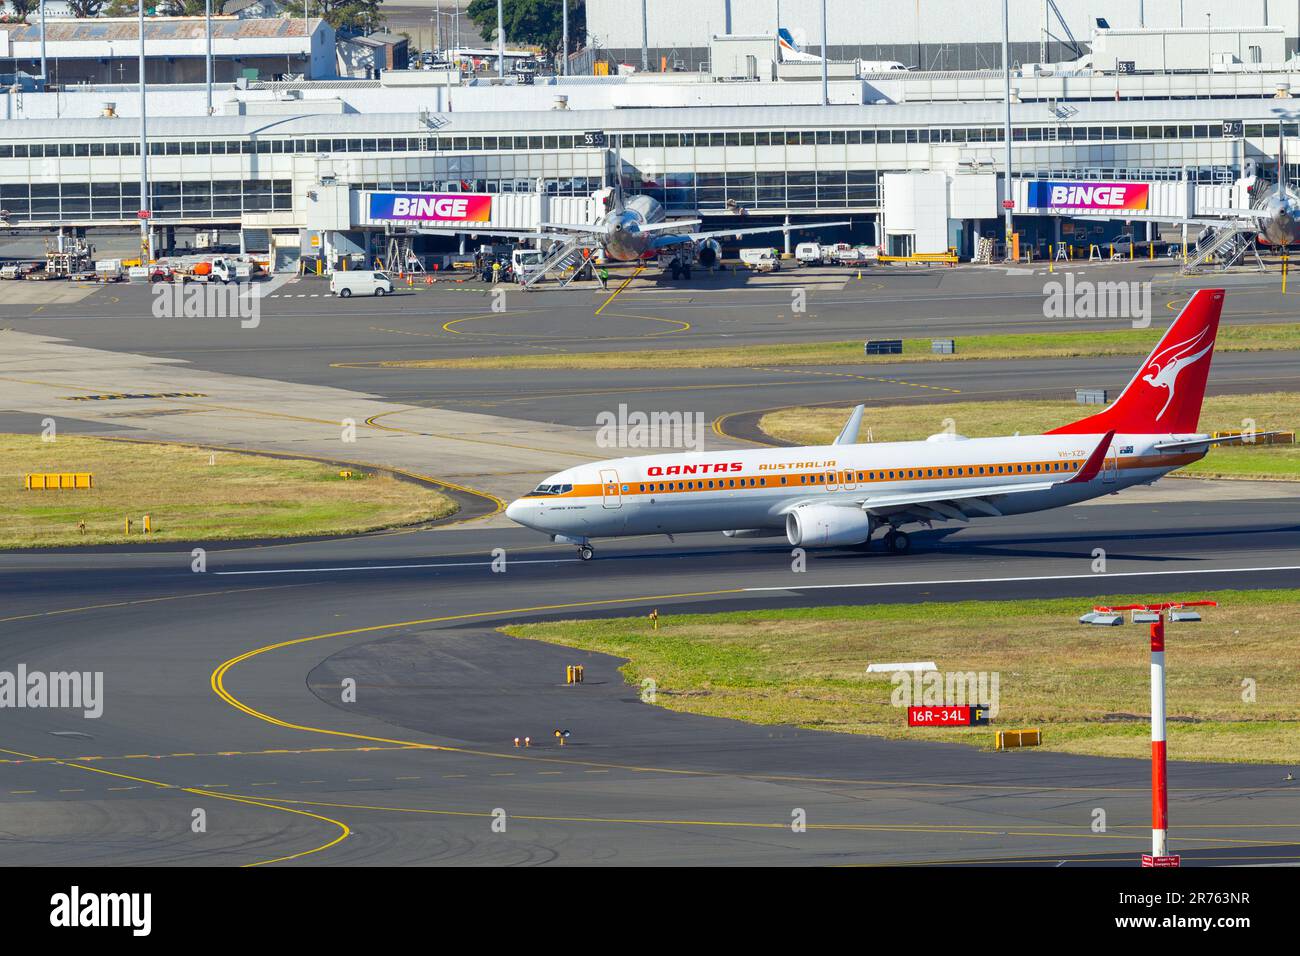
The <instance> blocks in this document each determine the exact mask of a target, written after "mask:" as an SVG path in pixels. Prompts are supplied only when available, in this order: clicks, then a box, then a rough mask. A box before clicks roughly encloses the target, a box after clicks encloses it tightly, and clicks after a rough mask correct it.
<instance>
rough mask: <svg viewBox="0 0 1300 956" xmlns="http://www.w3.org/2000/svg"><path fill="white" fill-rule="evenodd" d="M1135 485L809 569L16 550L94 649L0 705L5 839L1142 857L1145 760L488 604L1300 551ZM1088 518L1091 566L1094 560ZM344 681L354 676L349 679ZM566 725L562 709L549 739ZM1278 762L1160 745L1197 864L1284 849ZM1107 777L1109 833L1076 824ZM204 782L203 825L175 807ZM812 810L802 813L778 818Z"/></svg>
mask: <svg viewBox="0 0 1300 956" xmlns="http://www.w3.org/2000/svg"><path fill="white" fill-rule="evenodd" d="M1124 500H1125V499H1124V498H1121V499H1116V503H1114V504H1111V503H1107V504H1094V505H1088V506H1082V507H1078V508H1074V509H1068V510H1066V511H1063V512H1057V513H1051V514H1047V515H1039V516H1030V517H1024V518H1015V519H1008V520H1006V521H1002V522H997V523H989V524H977V525H976V526H975V527H972V528H970V529H966V530H963V531H961V532H959V533H957V534H953V535H950V536H941V535H931V536H927V535H919V536H918V541H917V553H915V554H914V555H912V556H911V557H910V558H907V559H904V560H897V559H894V558H890V557H886V556H884V555H880V554H872V555H862V554H857V553H850V552H833V553H827V554H822V555H814V556H813V557H812V559H811V561H810V564H809V569H808V571H807V572H805V573H804V574H793V573H792V572H791V570H790V561H789V552H788V549H787V548H784V547H781V546H779V545H768V544H762V543H760V544H759V545H758V546H754V545H740V544H736V543H734V542H728V541H726V540H725V539H723V538H721V536H692V537H690V538H686V539H679V541H678V545H677V547H676V548H669V547H667V546H666V544H665V543H663V542H661V541H653V540H635V541H629V542H622V543H618V544H610V545H607V546H605V547H602V548H601V549H600V551H599V554H598V557H597V559H596V560H594V561H592V562H588V563H582V562H579V561H577V560H576V558H575V557H574V556H573V555H572V553H571V551H570V550H569V549H567V548H561V547H556V546H552V545H548V544H545V543H540V542H541V539H540V537H539V536H537V535H533V534H531V533H528V532H525V531H522V530H514V531H511V530H489V529H483V530H473V529H472V526H471V527H467V528H465V529H462V530H448V531H442V532H426V533H416V534H405V535H385V536H373V537H367V538H359V539H351V540H341V541H332V542H315V543H310V544H301V545H285V546H274V547H266V548H234V549H230V550H221V549H218V548H214V549H213V551H212V552H211V553H210V554H209V556H208V565H207V571H206V573H202V574H196V573H194V572H192V570H191V567H190V565H191V561H192V557H191V552H190V550H189V549H188V548H185V547H177V548H166V549H162V550H155V551H145V552H133V553H107V554H106V553H93V554H91V553H88V554H66V553H46V554H22V555H17V554H7V555H3V556H0V581H3V588H4V595H3V597H4V607H5V609H6V611H5V618H4V619H3V620H0V633H3V635H4V646H5V648H6V654H5V657H6V660H7V661H10V662H13V661H23V662H25V663H26V665H27V667H28V668H29V670H70V669H75V670H83V671H102V672H103V673H104V686H105V691H104V699H105V706H104V712H103V716H102V717H100V718H98V719H84V718H82V717H81V716H80V715H79V714H77V715H74V714H72V713H70V712H67V711H51V710H40V711H38V710H23V711H11V712H10V713H9V714H7V716H6V722H5V733H4V741H3V744H2V745H0V746H2V747H3V749H4V751H5V753H4V754H3V755H2V756H3V759H4V761H5V762H3V763H0V776H2V778H3V780H4V784H3V788H0V831H3V832H4V833H6V834H7V837H6V839H5V840H4V842H3V843H0V860H3V862H7V863H16V862H27V863H71V862H92V863H115V864H123V863H156V864H199V863H205V864H248V863H257V862H262V861H271V860H275V861H280V862H283V863H293V862H312V863H332V864H347V863H352V864H357V863H381V862H382V863H393V864H415V863H436V862H457V863H498V864H507V863H510V864H527V863H541V862H557V863H597V862H600V863H634V862H635V863H652V864H653V863H668V862H674V863H701V864H707V863H714V864H716V863H753V864H762V863H787V864H788V863H796V864H826V863H924V862H936V861H948V860H950V861H994V860H1002V861H1019V862H1026V863H1041V864H1045V865H1047V864H1050V865H1053V866H1055V865H1060V864H1061V863H1062V862H1066V863H1067V864H1069V863H1078V864H1080V865H1084V864H1088V863H1097V862H1102V861H1104V860H1105V859H1109V858H1108V857H1106V856H1105V855H1106V854H1115V855H1116V856H1115V857H1114V858H1115V859H1125V860H1131V858H1135V855H1136V854H1138V853H1140V852H1141V849H1142V847H1143V845H1144V844H1145V843H1147V842H1148V840H1149V833H1148V832H1147V830H1146V826H1147V825H1148V824H1147V814H1148V811H1149V789H1148V788H1149V781H1148V774H1149V768H1148V766H1147V764H1146V763H1145V762H1143V761H1136V760H1103V759H1096V758H1083V757H1074V756H1068V755H1059V754H1052V753H1046V752H1041V753H1024V754H1017V755H994V754H989V753H983V752H979V751H977V750H974V749H971V748H964V747H958V746H950V745H937V744H928V743H924V742H920V741H918V742H897V741H881V740H877V739H872V738H864V737H856V736H847V735H839V734H824V733H818V732H812V731H801V730H798V729H795V728H790V727H763V726H750V725H745V724H741V723H737V722H733V721H724V720H714V719H708V718H700V717H692V716H687V715H681V714H674V713H670V712H667V711H664V710H662V709H659V708H656V707H653V706H651V705H649V704H645V703H642V702H640V700H639V699H638V689H637V688H635V687H629V686H627V685H626V684H625V683H624V682H623V681H622V679H621V677H620V675H619V674H618V672H617V666H618V664H619V662H618V661H617V660H613V659H610V658H608V657H604V656H601V655H590V654H585V653H577V652H573V651H569V650H566V649H563V648H560V647H553V646H550V645H544V644H538V643H534V642H526V641H516V640H513V639H510V638H507V637H504V636H501V635H500V634H498V633H496V632H495V630H494V629H495V627H496V626H498V625H499V624H501V623H503V622H505V621H509V620H526V619H533V618H539V617H554V616H560V617H576V616H586V615H602V616H603V615H626V614H636V615H640V614H644V613H647V612H648V610H649V609H650V608H652V607H655V608H659V609H660V610H661V612H662V613H672V612H678V611H687V610H706V609H717V608H726V609H740V608H758V607H794V606H807V605H810V604H838V603H856V602H861V601H916V600H930V601H950V600H955V599H961V598H990V597H1007V596H1017V595H1022V596H1041V595H1070V594H1075V595H1078V596H1079V597H1080V602H1079V603H1080V609H1081V610H1083V609H1086V608H1087V606H1088V604H1089V601H1088V597H1089V596H1091V595H1095V594H1100V593H1115V592H1134V591H1149V590H1157V591H1159V590H1182V589H1187V588H1195V589H1198V590H1202V591H1206V590H1214V589H1219V588H1223V587H1260V586H1279V585H1284V584H1291V583H1294V581H1295V580H1296V577H1297V569H1300V523H1297V521H1296V520H1295V517H1294V516H1295V515H1297V514H1300V508H1297V507H1295V506H1296V505H1300V500H1296V499H1294V498H1291V499H1288V500H1286V501H1276V500H1274V501H1270V500H1267V499H1258V500H1254V501H1249V500H1238V501H1228V502H1219V503H1218V504H1217V505H1213V504H1211V503H1209V502H1197V503H1193V504H1182V505H1180V504H1177V503H1170V502H1167V501H1164V500H1160V501H1158V502H1155V503H1144V502H1143V499H1142V497H1141V493H1138V494H1137V495H1135V496H1133V497H1132V498H1129V499H1128V500H1129V501H1130V502H1131V503H1127V504H1125V503H1120V502H1122V501H1124ZM1098 546H1100V547H1105V548H1106V549H1107V550H1108V554H1109V568H1110V573H1109V574H1106V575H1095V574H1092V573H1091V571H1090V568H1089V566H1090V563H1091V550H1092V548H1094V547H1098ZM494 548H502V549H505V554H506V556H507V570H506V571H505V572H504V573H494V572H493V571H492V570H491V567H490V561H491V552H492V549H494ZM1260 569H1272V570H1260ZM929 613H940V614H941V613H943V612H942V607H941V606H940V607H938V608H935V609H932V611H931V612H929ZM249 652H253V653H252V654H251V655H250V653H249ZM570 663H583V664H585V665H586V668H587V681H586V683H585V684H584V685H582V686H581V687H576V688H574V687H565V686H564V685H563V682H562V675H563V671H564V667H565V666H566V665H567V664H570ZM11 666H12V665H11ZM864 666H865V663H864ZM345 679H350V680H352V681H355V686H356V701H355V703H344V702H342V701H341V699H340V697H341V693H342V688H343V682H344V680H345ZM557 728H560V729H565V730H568V731H570V733H571V735H572V736H571V737H570V744H569V746H567V747H565V748H564V749H563V750H561V749H559V748H558V747H556V746H555V741H554V738H553V737H551V736H550V735H551V732H552V731H553V730H555V729H557ZM515 736H529V737H531V738H532V739H533V741H534V742H535V743H534V746H532V747H531V748H528V749H527V750H524V749H523V748H520V749H516V748H515V747H514V746H513V745H512V739H513V738H514V737H515ZM1175 751H1176V745H1175ZM1282 776H1283V768H1279V767H1275V766H1265V767H1255V766H1243V765H1231V764H1218V765H1212V764H1204V765H1202V764H1179V763H1176V764H1174V765H1173V766H1172V768H1171V771H1170V778H1171V786H1172V787H1173V793H1172V797H1171V801H1172V809H1171V813H1172V818H1173V819H1174V820H1175V821H1176V826H1175V830H1174V836H1173V839H1172V846H1173V849H1174V850H1175V851H1177V852H1180V853H1182V854H1183V856H1184V861H1185V862H1186V863H1188V864H1200V863H1204V864H1217V863H1231V862H1242V861H1244V860H1252V861H1261V860H1266V859H1267V860H1275V861H1295V860H1296V859H1300V846H1297V845H1296V844H1297V842H1300V841H1297V840H1296V839H1295V832H1294V831H1295V828H1296V826H1297V825H1300V824H1297V819H1298V818H1297V815H1296V812H1295V811H1296V808H1297V803H1296V801H1297V794H1296V791H1295V789H1294V784H1290V785H1288V784H1285V783H1283V782H1282ZM1095 807H1103V808H1105V809H1106V811H1107V814H1108V817H1109V819H1110V822H1111V826H1110V828H1109V830H1108V832H1107V833H1105V834H1094V833H1092V832H1091V830H1090V828H1089V824H1090V822H1091V819H1092V817H1091V813H1092V810H1093V808H1095ZM196 808H201V809H204V810H205V811H206V812H207V814H208V830H207V832H206V833H204V834H194V833H192V832H191V831H190V826H189V823H190V819H191V814H192V811H193V810H194V809H196ZM797 809H802V810H803V811H804V812H805V813H806V815H807V820H808V823H809V828H808V830H807V832H803V833H796V832H792V831H791V829H790V823H791V820H792V814H793V813H795V812H796V810H797ZM497 811H500V812H502V813H504V815H505V818H506V831H505V832H504V833H498V832H494V831H493V829H492V823H493V819H494V817H493V814H494V812H497ZM304 813H305V814H311V815H307V816H304V815H303V814H304ZM345 831H346V838H343V839H340V838H342V837H344V834H345ZM335 841H337V842H335ZM299 854H307V855H299Z"/></svg>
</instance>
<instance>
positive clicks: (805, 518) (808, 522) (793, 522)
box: [785, 505, 876, 548]
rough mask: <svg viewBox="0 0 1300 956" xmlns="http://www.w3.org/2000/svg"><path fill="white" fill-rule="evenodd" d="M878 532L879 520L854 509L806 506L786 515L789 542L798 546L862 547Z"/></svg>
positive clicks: (849, 507) (786, 530) (835, 506)
mask: <svg viewBox="0 0 1300 956" xmlns="http://www.w3.org/2000/svg"><path fill="white" fill-rule="evenodd" d="M875 529H876V520H875V519H874V518H873V517H871V515H869V514H867V513H866V512H865V511H862V510H861V509H860V508H855V507H853V506H842V505H803V506H802V507H799V508H795V509H794V510H793V511H791V512H789V513H788V514H787V515H786V516H785V536H786V539H787V540H788V541H789V542H790V543H791V544H792V545H795V546H796V547H805V548H838V547H844V546H845V545H850V544H862V543H863V542H864V541H866V540H868V539H869V538H870V537H871V533H872V532H873V531H875Z"/></svg>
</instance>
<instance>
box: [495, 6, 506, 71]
mask: <svg viewBox="0 0 1300 956" xmlns="http://www.w3.org/2000/svg"><path fill="white" fill-rule="evenodd" d="M497 77H498V78H499V79H502V80H504V79H505V78H506V28H505V15H504V14H503V13H502V12H501V0H497Z"/></svg>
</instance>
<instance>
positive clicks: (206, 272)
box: [167, 256, 260, 285]
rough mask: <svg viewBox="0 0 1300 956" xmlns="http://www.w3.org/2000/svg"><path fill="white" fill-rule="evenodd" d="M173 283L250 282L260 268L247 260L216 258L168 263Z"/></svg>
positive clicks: (227, 257)
mask: <svg viewBox="0 0 1300 956" xmlns="http://www.w3.org/2000/svg"><path fill="white" fill-rule="evenodd" d="M167 267H168V269H169V270H170V273H171V279H172V281H173V282H220V283H222V284H223V285H225V284H226V283H228V282H250V281H252V279H253V276H255V275H256V274H257V273H258V272H259V271H260V267H259V266H257V265H256V264H255V263H253V262H251V261H249V260H247V259H234V258H231V257H229V256H215V257H213V258H210V259H209V258H203V259H182V260H180V261H179V262H174V263H167Z"/></svg>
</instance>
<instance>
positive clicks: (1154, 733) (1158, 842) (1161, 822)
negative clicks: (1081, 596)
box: [1151, 611, 1169, 858]
mask: <svg viewBox="0 0 1300 956" xmlns="http://www.w3.org/2000/svg"><path fill="white" fill-rule="evenodd" d="M1158 613H1159V617H1158V618H1157V619H1156V620H1154V621H1152V622H1151V855H1152V856H1153V857H1156V858H1159V857H1163V856H1168V841H1167V836H1168V832H1169V787H1168V783H1167V781H1166V778H1165V614H1166V613H1167V612H1165V611H1160V612H1158Z"/></svg>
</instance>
